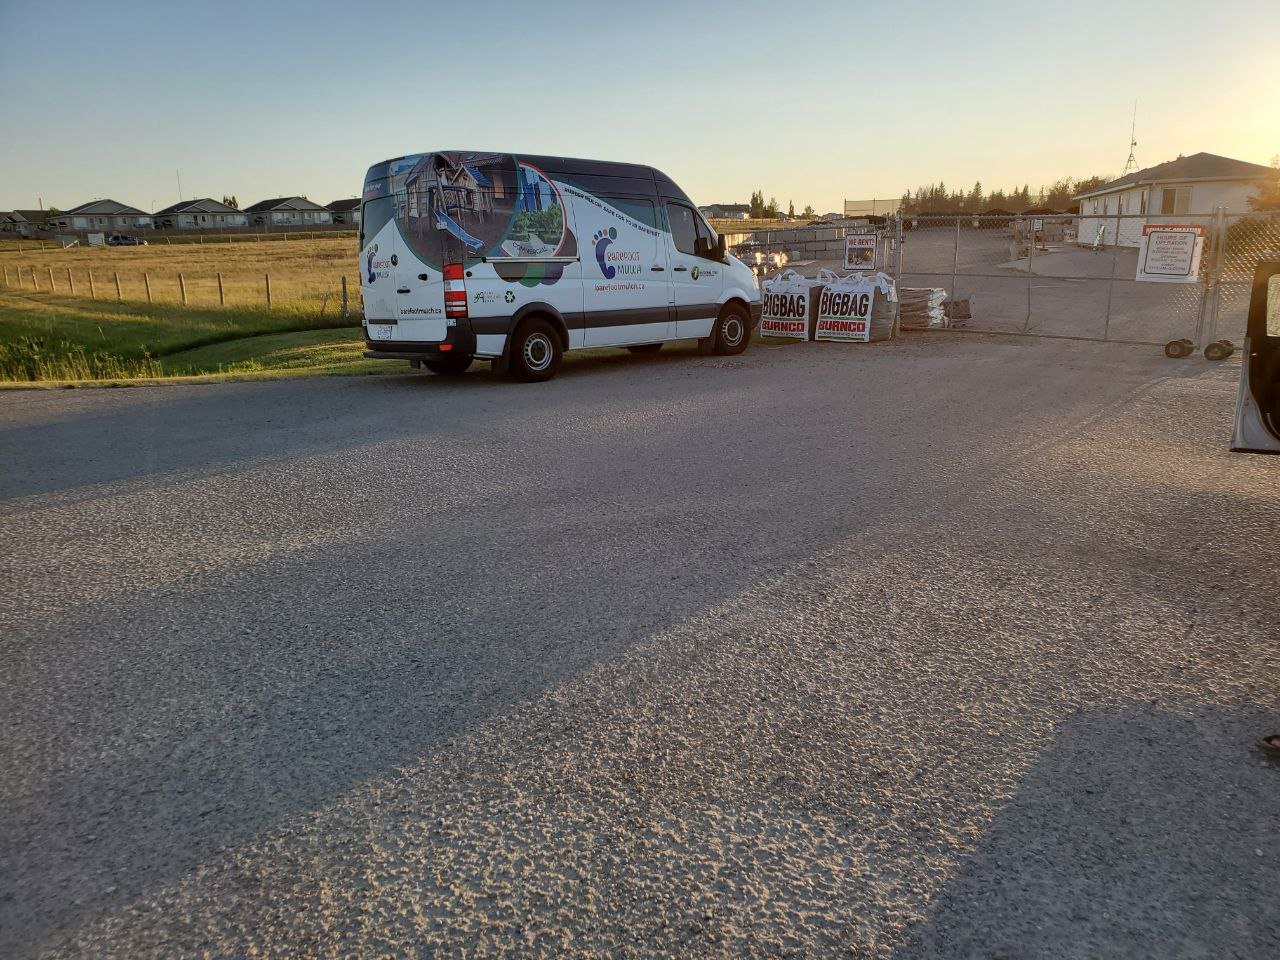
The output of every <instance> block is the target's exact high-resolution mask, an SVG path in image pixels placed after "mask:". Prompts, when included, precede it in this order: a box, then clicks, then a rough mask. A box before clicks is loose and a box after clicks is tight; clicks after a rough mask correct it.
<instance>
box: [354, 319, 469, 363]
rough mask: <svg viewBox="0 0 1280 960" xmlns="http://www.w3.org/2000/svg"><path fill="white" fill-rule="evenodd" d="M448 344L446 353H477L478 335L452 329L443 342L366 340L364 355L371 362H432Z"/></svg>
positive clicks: (366, 338) (455, 328) (456, 328)
mask: <svg viewBox="0 0 1280 960" xmlns="http://www.w3.org/2000/svg"><path fill="white" fill-rule="evenodd" d="M442 344H448V345H449V349H448V350H446V351H443V352H445V353H454V354H457V353H467V354H473V355H474V354H475V352H476V335H475V334H474V333H472V332H471V331H470V330H461V329H459V328H458V327H450V328H449V333H448V335H447V336H446V337H445V338H444V339H443V340H370V339H369V338H368V337H365V338H364V345H365V351H364V355H365V356H366V357H367V358H369V359H370V360H432V359H435V358H436V357H439V356H440V355H441V352H442V351H441V350H440V347H441V345H442Z"/></svg>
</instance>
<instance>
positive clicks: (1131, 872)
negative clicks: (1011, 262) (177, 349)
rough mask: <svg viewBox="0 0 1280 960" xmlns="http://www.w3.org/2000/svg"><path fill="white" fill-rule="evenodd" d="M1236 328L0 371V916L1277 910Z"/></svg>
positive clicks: (640, 918)
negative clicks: (492, 370)
mask: <svg viewBox="0 0 1280 960" xmlns="http://www.w3.org/2000/svg"><path fill="white" fill-rule="evenodd" d="M1238 369H1239V368H1238V364H1237V363H1235V362H1234V361H1233V362H1228V363H1226V364H1220V365H1217V366H1213V365H1209V364H1207V363H1206V362H1204V361H1203V360H1201V359H1199V358H1196V359H1194V360H1189V361H1183V362H1176V361H1168V360H1165V359H1164V358H1163V357H1161V356H1159V354H1158V351H1157V350H1154V349H1151V348H1139V347H1131V346H1123V345H1115V344H1111V345H1103V344H1094V343H1078V342H1070V341H1058V342H1048V341H1037V340H1034V339H1027V338H1004V339H1002V338H999V337H987V336H975V335H969V336H963V337H962V336H959V335H951V334H938V335H932V334H930V335H919V336H914V337H908V338H906V339H904V340H901V341H898V342H895V343H891V344H880V345H875V346H870V347H848V346H838V345H827V344H808V345H790V346H782V347H760V346H757V347H755V348H753V349H752V350H751V351H750V352H748V353H747V354H745V355H743V356H742V357H738V358H731V359H724V358H713V357H701V356H697V355H695V354H694V353H693V352H692V351H689V350H671V349H667V350H664V352H663V353H661V354H659V355H657V356H655V357H653V358H633V357H630V356H629V355H626V354H622V353H621V352H620V353H619V354H618V356H617V357H616V358H608V359H599V358H596V359H584V360H579V361H577V362H569V363H567V364H566V367H565V369H564V371H563V372H562V374H561V376H560V377H559V378H558V379H556V380H554V381H552V382H550V383H547V384H543V385H536V386H516V385H512V384H508V383H506V382H505V381H502V380H500V379H497V378H494V377H491V376H489V375H488V374H475V375H470V376H468V377H466V378H464V379H462V380H460V381H452V382H451V381H448V380H445V379H437V378H431V377H428V376H425V375H424V376H421V377H387V378H367V379H359V378H352V379H318V380H304V381H278V382H256V383H237V384H223V385H213V386H166V387H158V388H137V389H129V390H85V391H57V392H52V391H39V392H36V391H32V392H22V393H7V394H4V395H3V398H2V402H0V462H3V463H4V465H5V466H4V469H3V470H2V471H0V498H2V501H3V503H2V506H0V511H2V513H0V516H2V518H3V519H0V570H2V575H3V580H4V583H5V584H6V585H7V590H6V596H7V598H8V602H7V603H4V604H0V651H2V652H3V655H4V663H5V669H4V670H3V671H2V672H0V723H3V727H4V730H5V736H4V738H3V740H2V741H0V762H2V763H3V770H4V774H3V777H2V778H0V955H3V956H14V957H122V958H139V957H178V956H210V957H241V956H245V957H293V956H318V957H342V956H383V955H388V956H391V955H411V956H424V957H426V956H430V957H437V956H439V957H459V958H461V957H496V956H520V957H570V956H575V957H576V956H584V957H585V956H596V957H653V956H663V957H743V956H793V957H837V956H838V957H875V958H888V957H894V958H926V957H965V958H968V957H975V958H976V957H981V958H994V957H1006V958H1009V960H1015V958H1029V957H1068V958H1082V960H1083V958H1095V957H1113V956H1153V957H1156V956H1158V957H1215V958H1218V957H1243V958H1261V957H1268V956H1277V955H1280V901H1278V900H1277V898H1276V896H1275V893H1276V890H1277V889H1280V855H1278V851H1280V843H1277V841H1278V840H1280V766H1273V765H1270V764H1269V763H1268V762H1267V761H1266V760H1265V759H1264V758H1263V757H1262V756H1261V755H1260V754H1259V753H1258V752H1257V751H1256V749H1255V747H1254V745H1253V744H1254V741H1255V739H1256V738H1257V737H1259V736H1261V735H1263V734H1264V733H1268V732H1272V731H1276V730H1280V695H1278V690H1280V687H1278V685H1277V681H1278V680H1280V669H1277V664H1276V640H1277V637H1276V624H1277V621H1278V618H1277V594H1276V591H1277V584H1278V583H1280V559H1278V558H1277V553H1276V549H1275V545H1276V543H1277V535H1278V534H1280V522H1278V521H1277V510H1276V506H1277V489H1280V463H1277V462H1275V461H1276V460H1280V458H1272V459H1271V460H1267V459H1263V458H1249V457H1242V456H1232V455H1229V454H1228V453H1227V452H1226V444H1227V440H1228V437H1229V432H1230V421H1231V408H1232V401H1233V398H1234V390H1235V377H1236V375H1237V373H1238Z"/></svg>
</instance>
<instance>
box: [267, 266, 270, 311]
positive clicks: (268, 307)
mask: <svg viewBox="0 0 1280 960" xmlns="http://www.w3.org/2000/svg"><path fill="white" fill-rule="evenodd" d="M267 309H268V310H270V309H271V274H269V273H268V274H267Z"/></svg>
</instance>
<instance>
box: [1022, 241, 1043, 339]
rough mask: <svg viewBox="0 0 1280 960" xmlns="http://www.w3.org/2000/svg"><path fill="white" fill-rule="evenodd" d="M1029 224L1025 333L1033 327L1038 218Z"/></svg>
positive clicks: (1023, 322) (1023, 327) (1023, 330)
mask: <svg viewBox="0 0 1280 960" xmlns="http://www.w3.org/2000/svg"><path fill="white" fill-rule="evenodd" d="M1043 222H1044V221H1041V223H1043ZM1028 226H1029V227H1030V229H1029V230H1028V231H1027V315H1026V317H1024V318H1023V320H1022V332H1023V333H1026V332H1027V331H1028V330H1030V329H1031V296H1032V294H1031V279H1032V277H1034V276H1035V272H1034V270H1033V269H1032V267H1033V266H1034V265H1035V262H1036V218H1035V217H1034V216H1032V217H1031V219H1030V220H1029V221H1028Z"/></svg>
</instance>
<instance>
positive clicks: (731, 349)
mask: <svg viewBox="0 0 1280 960" xmlns="http://www.w3.org/2000/svg"><path fill="white" fill-rule="evenodd" d="M750 339H751V321H750V320H748V319H747V311H746V310H745V309H743V308H742V307H740V306H738V305H737V304H736V303H731V304H729V305H728V306H727V307H725V308H724V309H723V310H721V311H720V316H719V317H718V318H717V319H716V333H715V344H714V346H713V348H712V349H714V350H715V352H716V353H718V354H720V355H721V356H722V357H732V356H734V355H736V354H739V353H741V352H742V351H743V350H745V349H747V341H748V340H750Z"/></svg>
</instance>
